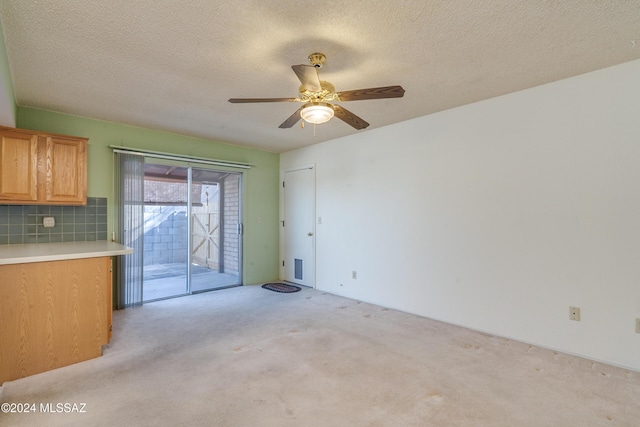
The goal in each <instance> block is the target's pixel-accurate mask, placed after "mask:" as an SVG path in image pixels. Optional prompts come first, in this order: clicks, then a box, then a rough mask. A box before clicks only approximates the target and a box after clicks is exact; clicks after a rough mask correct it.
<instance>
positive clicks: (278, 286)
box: [262, 283, 300, 294]
mask: <svg viewBox="0 0 640 427" xmlns="http://www.w3.org/2000/svg"><path fill="white" fill-rule="evenodd" d="M262 287H263V288H264V289H269V290H270V291H274V292H280V293H283V294H289V293H291V292H298V291H299V290H300V287H298V286H294V285H287V284H286V283H267V284H264V285H262Z"/></svg>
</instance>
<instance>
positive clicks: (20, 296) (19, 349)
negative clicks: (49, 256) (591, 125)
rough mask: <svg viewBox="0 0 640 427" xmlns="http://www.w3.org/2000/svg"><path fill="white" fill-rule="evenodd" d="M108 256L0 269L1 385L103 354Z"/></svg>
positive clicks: (107, 330)
mask: <svg viewBox="0 0 640 427" xmlns="http://www.w3.org/2000/svg"><path fill="white" fill-rule="evenodd" d="M111 274H112V273H111V257H98V258H84V259H74V260H64V261H47V262H34V263H25V264H11V265H0V278H2V280H0V384H2V383H3V382H4V381H10V380H14V379H18V378H22V377H25V376H28V375H33V374H37V373H40V372H44V371H48V370H51V369H55V368H59V367H62V366H66V365H70V364H73V363H77V362H81V361H83V360H87V359H92V358H95V357H99V356H101V355H102V346H103V345H105V344H108V342H109V339H110V337H111V319H112V318H111V313H112V312H111V310H112V308H111V307H112V306H111Z"/></svg>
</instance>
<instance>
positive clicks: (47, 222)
mask: <svg viewBox="0 0 640 427" xmlns="http://www.w3.org/2000/svg"><path fill="white" fill-rule="evenodd" d="M42 225H44V226H45V227H46V228H50V227H53V226H55V225H56V219H55V218H54V217H52V216H45V217H44V218H42Z"/></svg>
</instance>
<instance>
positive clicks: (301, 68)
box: [229, 53, 404, 130]
mask: <svg viewBox="0 0 640 427" xmlns="http://www.w3.org/2000/svg"><path fill="white" fill-rule="evenodd" d="M325 61H326V57H325V56H324V54H322V53H312V54H311V55H309V62H311V65H304V64H300V65H292V66H291V68H292V69H293V71H294V72H295V73H296V76H298V79H300V82H301V83H302V84H301V85H300V88H299V94H298V97H297V98H231V99H230V100H229V102H231V103H251V102H302V103H303V105H302V106H301V107H300V108H298V110H297V111H296V112H295V113H293V114H292V115H291V116H290V117H289V118H288V119H287V120H285V121H284V122H282V124H281V125H280V126H279V127H280V128H282V129H286V128H290V127H292V126H293V125H295V124H296V123H297V122H298V121H299V120H300V119H301V118H302V119H303V120H304V121H306V122H309V123H313V124H320V123H324V122H328V121H329V120H331V118H332V117H333V116H334V115H335V116H336V117H337V118H339V119H340V120H342V121H343V122H345V123H346V124H348V125H350V126H352V127H354V128H355V129H357V130H360V129H364V128H366V127H367V126H369V123H367V122H365V121H364V120H362V119H361V118H360V117H358V116H356V115H355V114H353V113H352V112H351V111H349V110H347V109H346V108H344V107H342V106H340V105H338V104H334V103H333V102H343V101H359V100H363V99H381V98H402V97H403V96H404V89H403V88H402V86H397V85H396V86H383V87H373V88H367V89H356V90H347V91H342V92H336V89H335V87H334V86H333V85H332V84H331V83H329V82H326V81H324V80H320V78H319V77H318V69H320V68H321V67H322V65H323V64H324V62H325ZM303 124H304V123H303Z"/></svg>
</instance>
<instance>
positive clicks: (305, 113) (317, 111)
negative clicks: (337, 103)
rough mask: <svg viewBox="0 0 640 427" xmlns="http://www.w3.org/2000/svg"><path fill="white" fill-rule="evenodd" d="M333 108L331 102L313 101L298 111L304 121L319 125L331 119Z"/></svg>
mask: <svg viewBox="0 0 640 427" xmlns="http://www.w3.org/2000/svg"><path fill="white" fill-rule="evenodd" d="M333 114H334V112H333V108H332V107H331V104H328V103H326V102H314V103H310V104H307V105H305V106H304V108H303V109H302V110H301V111H300V116H301V117H302V119H303V120H304V121H305V122H308V123H313V124H314V125H319V124H320V123H325V122H328V121H329V120H331V118H332V117H333Z"/></svg>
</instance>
